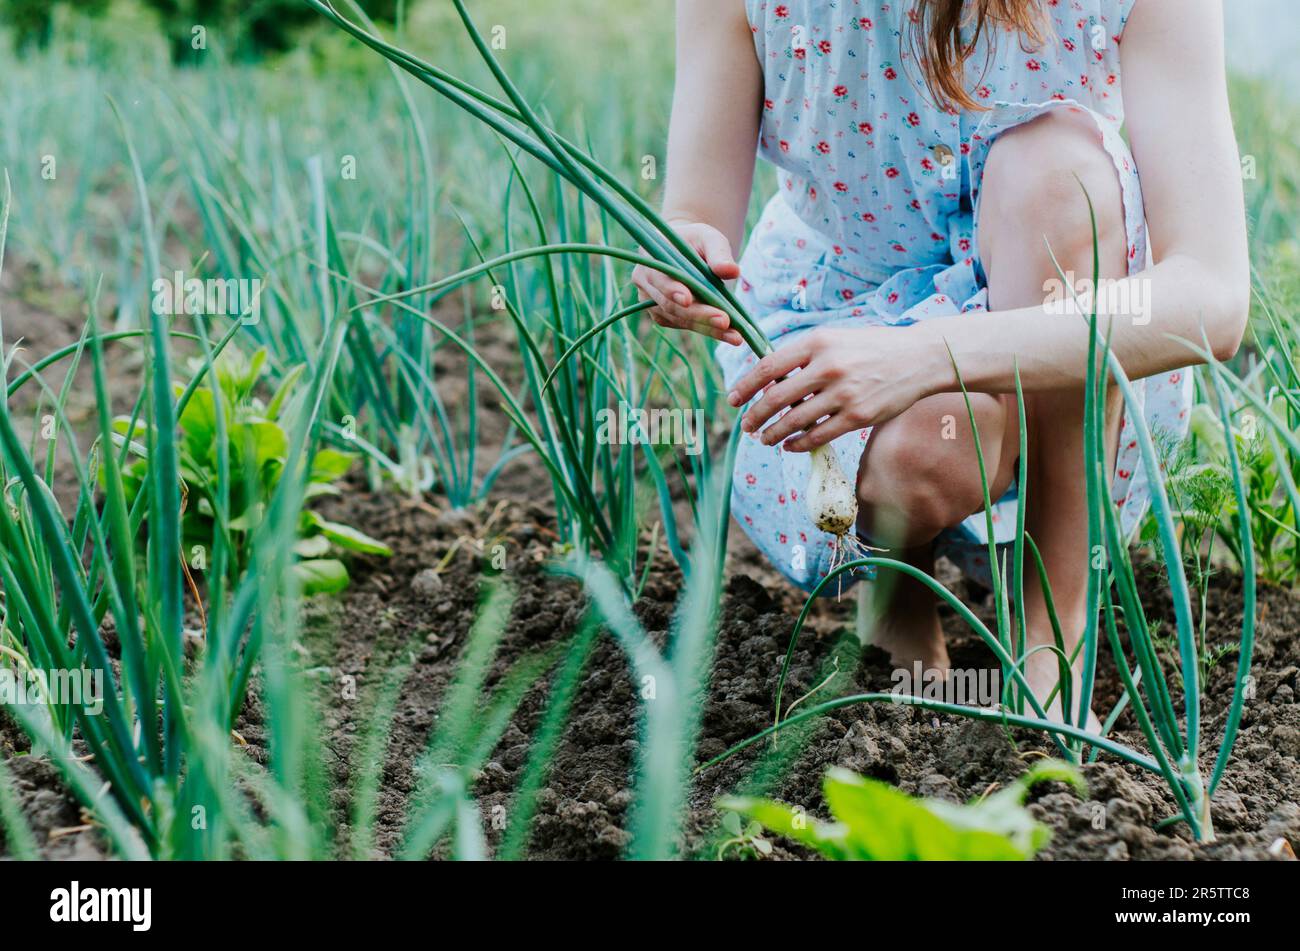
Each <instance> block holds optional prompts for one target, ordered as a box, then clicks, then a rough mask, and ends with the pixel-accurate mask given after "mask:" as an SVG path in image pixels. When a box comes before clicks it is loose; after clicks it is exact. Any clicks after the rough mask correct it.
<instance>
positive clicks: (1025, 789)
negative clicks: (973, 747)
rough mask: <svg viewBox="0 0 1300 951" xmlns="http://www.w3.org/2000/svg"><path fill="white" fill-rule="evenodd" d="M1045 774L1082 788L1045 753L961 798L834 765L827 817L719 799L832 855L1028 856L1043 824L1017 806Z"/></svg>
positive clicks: (1044, 833)
mask: <svg viewBox="0 0 1300 951" xmlns="http://www.w3.org/2000/svg"><path fill="white" fill-rule="evenodd" d="M1045 782H1063V783H1068V784H1069V785H1071V786H1073V787H1074V788H1075V789H1076V790H1078V791H1079V792H1080V793H1086V791H1087V787H1086V786H1085V785H1084V782H1083V777H1082V775H1080V773H1079V771H1078V769H1076V768H1075V767H1073V766H1070V765H1068V764H1066V763H1062V762H1057V761H1052V760H1044V761H1040V762H1039V763H1036V764H1035V765H1034V767H1033V768H1032V769H1030V770H1029V772H1027V773H1025V774H1024V775H1023V776H1021V777H1020V778H1019V779H1017V780H1016V781H1015V782H1014V783H1012V784H1011V785H1010V786H1008V787H1006V788H1005V789H1001V790H999V791H997V792H995V793H993V794H992V795H990V796H987V797H984V798H980V799H976V800H973V801H972V802H970V803H967V804H966V805H964V806H963V805H955V804H954V803H951V802H947V801H945V800H942V799H913V798H912V797H911V796H908V795H907V794H906V793H904V792H901V791H899V790H898V789H895V788H894V787H893V786H890V785H889V784H888V783H882V782H880V781H878V780H874V779H869V778H867V777H864V776H859V775H857V774H856V773H852V772H850V771H849V770H846V769H840V768H839V767H835V768H832V769H831V770H830V771H829V772H827V774H826V779H825V782H824V783H823V785H822V791H823V794H824V795H825V797H826V804H827V806H828V807H829V808H830V811H831V815H832V816H833V817H834V819H833V821H831V822H824V821H821V820H817V819H811V818H809V817H808V816H807V815H806V814H805V813H804V812H803V811H802V810H798V809H794V808H791V807H790V806H787V805H786V804H784V803H780V802H775V801H772V800H768V799H752V798H746V797H731V798H727V799H723V800H721V801H720V802H719V803H718V805H719V806H720V807H722V808H724V809H729V810H732V815H743V816H746V817H748V818H750V819H751V820H752V821H753V822H757V823H758V824H759V825H760V826H762V827H763V828H765V829H768V830H770V831H772V832H774V833H776V834H778V835H782V836H785V837H786V838H789V839H793V840H795V841H796V842H800V843H802V844H803V845H806V846H809V847H810V848H814V849H816V850H817V851H818V852H820V853H822V855H824V856H826V857H827V858H829V859H833V860H835V861H868V862H901V861H932V862H933V861H940V862H942V861H1007V860H1019V859H1031V858H1033V857H1034V855H1035V854H1036V853H1037V852H1038V850H1039V849H1041V848H1042V847H1043V846H1044V845H1046V844H1047V840H1048V838H1049V837H1050V832H1049V831H1048V829H1047V827H1046V826H1043V825H1041V824H1040V823H1038V822H1037V821H1035V820H1034V818H1033V817H1032V816H1030V814H1029V813H1028V812H1027V811H1026V810H1025V808H1024V804H1025V800H1026V799H1027V798H1028V796H1029V793H1030V791H1031V790H1032V789H1033V788H1034V787H1035V786H1037V785H1038V784H1040V783H1045Z"/></svg>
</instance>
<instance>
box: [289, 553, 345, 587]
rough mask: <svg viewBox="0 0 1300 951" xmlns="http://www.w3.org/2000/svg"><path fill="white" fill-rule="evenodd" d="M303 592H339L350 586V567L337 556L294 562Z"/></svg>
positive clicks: (295, 571) (294, 568)
mask: <svg viewBox="0 0 1300 951" xmlns="http://www.w3.org/2000/svg"><path fill="white" fill-rule="evenodd" d="M293 573H294V574H295V575H296V576H297V578H298V583H299V584H300V585H302V593H303V594H337V593H338V592H340V591H342V590H343V589H344V588H346V587H347V586H348V569H347V568H345V567H344V566H343V562H341V561H339V560H337V559H335V558H309V559H307V560H306V561H300V562H297V563H296V564H294V566H293Z"/></svg>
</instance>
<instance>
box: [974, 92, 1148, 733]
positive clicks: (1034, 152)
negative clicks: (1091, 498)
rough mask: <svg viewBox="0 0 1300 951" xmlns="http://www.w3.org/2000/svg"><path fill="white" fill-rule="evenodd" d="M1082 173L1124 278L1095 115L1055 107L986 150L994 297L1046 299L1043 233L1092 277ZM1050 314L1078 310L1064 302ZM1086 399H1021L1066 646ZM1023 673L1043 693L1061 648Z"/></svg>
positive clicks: (1065, 262)
mask: <svg viewBox="0 0 1300 951" xmlns="http://www.w3.org/2000/svg"><path fill="white" fill-rule="evenodd" d="M1076 175H1077V176H1078V180H1076V178H1075V176H1076ZM1079 181H1082V182H1083V184H1084V186H1085V187H1086V188H1087V190H1088V194H1089V195H1090V196H1091V198H1092V202H1093V205H1094V206H1095V208H1096V211H1097V225H1098V237H1099V240H1100V251H1101V269H1102V270H1101V276H1102V277H1103V278H1119V277H1123V276H1125V275H1126V274H1127V273H1128V268H1127V259H1128V255H1127V239H1126V237H1125V230H1124V215H1123V203H1122V197H1121V192H1120V187H1119V180H1118V177H1117V175H1116V172H1115V169H1114V166H1113V164H1112V163H1111V159H1110V158H1109V156H1107V155H1106V153H1105V152H1104V151H1103V150H1102V148H1101V145H1100V140H1099V137H1098V134H1097V131H1096V128H1095V126H1094V125H1093V124H1092V122H1091V120H1089V119H1087V118H1086V117H1080V116H1072V115H1070V114H1068V113H1064V112H1060V113H1054V114H1052V115H1050V116H1048V117H1046V118H1043V119H1039V120H1037V121H1035V122H1033V123H1030V124H1028V125H1026V126H1022V127H1020V128H1019V129H1016V130H1013V131H1011V132H1008V133H1006V134H1005V135H1004V136H1002V137H1001V138H1000V139H999V140H998V141H997V142H996V143H995V144H994V146H993V148H992V151H991V154H990V156H989V161H988V164H987V167H986V171H985V176H984V195H983V204H982V206H981V213H980V223H979V244H980V257H981V260H982V262H983V264H984V267H985V270H986V272H987V275H988V286H989V306H990V307H991V308H992V309H996V310H1003V309H1009V308H1015V307H1025V306H1032V305H1036V304H1041V303H1043V302H1044V299H1045V296H1046V295H1045V290H1044V282H1045V281H1048V280H1049V279H1051V278H1054V277H1055V276H1056V268H1055V266H1054V265H1053V263H1052V260H1051V257H1050V256H1049V255H1048V252H1047V247H1046V245H1045V242H1044V237H1046V239H1047V242H1050V245H1051V248H1052V250H1053V251H1054V252H1055V254H1056V257H1057V260H1058V261H1059V262H1060V264H1061V267H1062V269H1063V270H1065V271H1067V272H1069V271H1074V272H1075V273H1076V274H1079V275H1082V276H1084V277H1086V278H1087V279H1091V277H1092V230H1091V223H1090V220H1089V216H1088V208H1087V204H1086V202H1085V200H1084V196H1083V193H1082V191H1081V190H1080V188H1079ZM1050 319H1054V320H1081V319H1082V318H1081V317H1080V316H1078V315H1076V314H1069V315H1065V316H1060V317H1053V318H1050ZM1113 395H1114V394H1113V391H1112V397H1113ZM1083 408H1084V396H1083V393H1082V392H1076V391H1075V389H1073V388H1072V389H1070V390H1068V391H1066V390H1062V391H1056V392H1037V393H1033V394H1030V395H1029V397H1028V398H1027V400H1026V422H1027V423H1028V427H1027V428H1028V448H1029V458H1028V460H1027V464H1028V480H1027V481H1028V486H1027V495H1028V507H1027V509H1026V514H1025V524H1026V530H1027V531H1028V532H1029V533H1030V534H1031V535H1032V536H1033V538H1034V540H1035V541H1036V542H1037V544H1038V547H1039V550H1040V551H1041V553H1042V556H1043V561H1044V564H1045V566H1046V568H1047V574H1048V578H1049V580H1050V582H1051V585H1052V597H1053V600H1054V602H1055V606H1056V609H1057V615H1058V617H1059V619H1060V622H1061V626H1062V632H1063V635H1064V640H1065V645H1066V648H1067V650H1069V651H1073V649H1074V647H1075V645H1076V644H1077V643H1078V640H1079V638H1080V636H1081V635H1082V632H1083V629H1084V626H1085V624H1086V622H1087V584H1088V575H1089V571H1088V561H1089V552H1088V529H1087V516H1088V506H1087V498H1086V493H1085V487H1084V477H1083V470H1082V464H1083ZM1119 415H1120V414H1119V403H1118V402H1117V401H1116V400H1115V399H1114V398H1112V399H1111V400H1110V401H1109V402H1108V406H1107V434H1108V449H1109V453H1110V459H1111V460H1112V462H1111V465H1109V466H1108V467H1107V468H1106V469H1105V472H1106V474H1107V477H1108V478H1109V476H1110V473H1111V472H1112V471H1113V459H1114V447H1115V441H1116V439H1117V438H1118V422H1119ZM1033 579H1034V573H1033V572H1030V573H1027V575H1026V584H1025V602H1026V603H1025V605H1024V610H1025V612H1026V626H1027V639H1028V643H1029V647H1030V648H1031V649H1032V648H1033V647H1035V646H1039V645H1043V644H1051V643H1053V637H1052V629H1051V625H1050V622H1049V618H1048V614H1047V610H1046V605H1045V602H1044V599H1043V595H1042V591H1041V588H1040V587H1039V585H1037V584H1035V583H1031V582H1032V580H1033ZM1026 676H1027V679H1028V680H1029V682H1030V685H1031V686H1032V687H1033V690H1034V693H1035V694H1036V695H1038V696H1039V698H1040V699H1042V698H1045V697H1046V696H1047V695H1048V694H1049V693H1050V691H1051V689H1052V688H1053V687H1054V686H1055V685H1056V683H1057V680H1058V676H1059V675H1058V667H1057V658H1056V656H1055V655H1054V654H1052V653H1050V652H1047V651H1040V652H1039V653H1037V654H1035V655H1034V656H1033V657H1032V658H1031V659H1030V661H1029V662H1028V665H1027V670H1026ZM1077 676H1078V664H1076V678H1077ZM1054 707H1055V708H1056V709H1054V710H1053V711H1049V712H1051V713H1053V714H1054V715H1056V716H1059V699H1058V701H1057V702H1056V703H1054Z"/></svg>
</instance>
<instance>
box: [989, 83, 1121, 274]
mask: <svg viewBox="0 0 1300 951" xmlns="http://www.w3.org/2000/svg"><path fill="white" fill-rule="evenodd" d="M1085 192H1086V194H1085ZM1089 202H1091V206H1092V207H1091V210H1090V208H1089ZM1094 214H1095V216H1096V225H1097V235H1098V238H1099V240H1100V241H1101V243H1102V246H1103V248H1109V249H1117V250H1120V251H1122V250H1123V249H1124V248H1125V246H1126V244H1127V238H1126V236H1125V220H1124V199H1123V191H1122V189H1121V187H1120V182H1119V174H1118V172H1117V171H1116V169H1115V164H1114V161H1113V160H1112V159H1111V157H1110V155H1109V154H1107V152H1106V150H1105V149H1104V148H1103V147H1102V143H1101V136H1100V133H1099V132H1098V130H1097V127H1096V124H1095V123H1094V122H1093V120H1092V119H1091V118H1090V117H1089V116H1087V115H1085V114H1082V113H1075V112H1071V111H1069V110H1068V109H1064V108H1062V109H1057V110H1054V111H1053V112H1051V113H1049V114H1047V115H1045V116H1042V117H1040V118H1038V119H1035V120H1034V121H1033V122H1029V123H1026V124H1025V125H1023V126H1019V127H1017V128H1015V129H1012V130H1010V131H1008V132H1005V133H1003V134H1002V135H1001V136H999V137H998V139H997V141H996V142H994V144H993V146H992V148H991V149H990V151H989V157H988V161H987V162H986V163H985V167H984V175H983V179H982V182H981V195H980V252H981V257H982V258H983V259H984V263H985V266H986V267H988V266H990V264H992V266H994V267H996V266H997V265H996V264H994V263H993V262H995V261H998V260H999V259H1001V258H1002V257H1004V256H1005V257H1007V258H1012V259H1015V260H1017V261H1024V260H1025V257H1026V255H1030V256H1032V258H1033V259H1034V260H1038V259H1040V258H1046V259H1047V260H1049V261H1050V256H1048V255H1047V250H1046V249H1047V247H1048V246H1050V247H1051V249H1052V252H1053V253H1054V254H1055V255H1056V257H1057V259H1058V260H1059V261H1061V262H1062V263H1063V264H1065V263H1067V262H1069V261H1071V260H1075V261H1078V262H1079V263H1083V262H1082V261H1081V260H1079V259H1090V258H1091V255H1092V238H1093V234H1092V229H1093V215H1094ZM1044 240H1046V244H1045V243H1044Z"/></svg>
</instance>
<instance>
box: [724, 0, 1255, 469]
mask: <svg viewBox="0 0 1300 951" xmlns="http://www.w3.org/2000/svg"><path fill="white" fill-rule="evenodd" d="M1122 56H1123V66H1124V101H1125V108H1126V112H1127V114H1128V131H1129V138H1130V141H1131V145H1132V149H1133V153H1134V157H1135V158H1136V160H1137V164H1138V168H1139V170H1140V173H1141V176H1142V189H1143V193H1144V196H1145V204H1146V216H1147V222H1148V225H1149V227H1150V232H1151V237H1152V250H1153V258H1154V260H1155V262H1156V263H1155V265H1154V266H1153V267H1151V268H1148V269H1147V270H1145V271H1143V272H1142V273H1141V274H1138V275H1136V276H1135V277H1132V278H1129V279H1128V280H1137V281H1142V282H1144V285H1145V286H1144V289H1143V290H1144V296H1143V297H1140V298H1139V297H1134V298H1133V299H1135V300H1147V301H1149V302H1150V308H1151V309H1150V321H1149V322H1147V323H1143V324H1141V325H1138V324H1136V323H1135V322H1133V321H1124V320H1116V321H1115V323H1114V326H1113V330H1112V338H1111V345H1112V348H1113V349H1114V351H1115V353H1116V355H1117V356H1118V357H1119V359H1120V362H1121V363H1122V364H1123V366H1124V368H1125V371H1126V372H1127V373H1128V374H1129V376H1130V377H1134V378H1137V377H1142V376H1151V375H1154V374H1157V373H1161V372H1164V371H1168V370H1172V369H1176V368H1178V367H1181V366H1186V365H1188V364H1189V363H1196V362H1199V361H1198V360H1197V359H1196V358H1195V355H1194V354H1192V352H1191V351H1190V350H1188V349H1187V347H1186V346H1185V345H1183V344H1182V343H1180V342H1179V341H1178V340H1177V339H1174V338H1182V339H1184V340H1188V341H1191V342H1193V343H1195V344H1197V345H1198V346H1199V345H1202V331H1204V334H1205V337H1206V338H1208V340H1209V344H1210V348H1211V350H1212V351H1213V352H1214V354H1215V355H1216V356H1218V357H1219V358H1221V359H1223V358H1227V357H1229V356H1230V355H1232V354H1233V353H1234V352H1236V349H1237V347H1238V345H1239V344H1240V342H1241V337H1242V334H1243V332H1244V330H1245V326H1246V318H1247V314H1248V311H1249V304H1250V266H1249V261H1248V257H1247V240H1246V216H1245V209H1244V201H1243V198H1242V185H1241V166H1240V160H1239V157H1238V152H1237V144H1236V139H1235V137H1234V135H1233V130H1232V117H1231V114H1230V112H1229V108H1228V96H1227V80H1226V75H1225V66H1224V60H1223V16H1222V8H1221V5H1220V0H1138V2H1137V4H1136V6H1135V9H1134V12H1133V15H1132V17H1131V19H1130V21H1129V24H1128V27H1127V29H1126V31H1125V34H1124V44H1123V52H1122ZM1118 296H1119V298H1120V299H1123V296H1122V293H1121V294H1119V295H1118ZM855 332H856V333H871V331H845V333H855ZM886 332H887V333H889V334H890V336H888V337H885V336H883V335H880V334H877V335H875V336H873V337H872V339H871V346H870V348H869V349H870V350H871V351H872V354H871V355H864V354H862V353H860V352H858V351H859V350H860V349H861V348H849V347H847V346H846V341H844V340H842V339H836V338H834V336H833V334H832V333H827V334H823V335H821V337H820V338H819V337H818V335H817V334H811V335H809V336H808V337H806V338H804V340H803V341H800V342H797V343H796V344H795V345H794V346H793V347H790V348H785V349H782V350H779V351H777V353H776V354H774V355H772V358H770V359H767V360H765V361H762V362H761V363H760V366H759V367H758V368H756V370H755V371H754V372H752V373H751V374H750V375H749V376H748V377H746V378H745V379H744V380H742V381H741V383H740V385H739V386H738V387H737V389H736V392H735V393H734V394H733V396H732V403H733V404H734V405H737V406H739V405H743V404H744V403H745V402H747V401H748V400H749V399H751V398H752V397H753V396H754V394H756V393H757V392H758V391H759V390H761V389H762V388H763V387H764V386H765V385H767V384H768V383H770V382H772V381H773V380H778V379H780V378H782V377H784V376H785V375H786V374H788V373H790V372H791V371H792V370H793V369H795V368H796V367H806V368H809V369H813V368H814V365H816V369H817V372H816V373H813V374H808V377H807V379H808V381H809V383H811V382H813V381H814V380H820V379H840V380H843V379H846V378H847V379H851V378H854V377H857V378H861V379H863V380H871V381H875V380H887V381H889V382H888V385H885V386H880V385H876V386H871V387H860V388H858V389H857V393H858V395H856V396H855V397H853V400H854V402H855V403H856V405H853V406H849V405H847V402H848V400H849V396H848V393H847V390H848V388H847V387H840V389H841V390H842V391H843V392H844V395H843V397H842V398H841V399H839V400H837V401H832V402H835V403H836V404H837V406H836V409H837V411H838V412H839V413H840V415H842V416H844V417H845V418H844V419H843V421H842V422H841V421H837V420H834V419H833V420H830V421H828V423H827V424H823V425H821V426H818V427H817V429H816V430H815V432H814V433H812V434H810V435H809V436H807V437H801V438H800V439H796V440H794V441H792V443H791V444H790V446H789V448H791V449H793V450H796V451H798V450H806V449H808V448H811V447H812V446H814V445H819V444H821V443H823V442H826V441H828V440H830V439H833V438H835V437H836V436H838V435H840V434H842V433H843V432H848V431H849V430H851V429H854V428H860V427H862V426H868V425H874V424H877V423H881V422H884V421H886V420H888V419H890V418H892V417H893V416H895V415H897V414H898V413H900V412H902V411H903V410H905V409H907V408H908V407H909V406H910V405H911V404H912V403H914V402H915V401H916V400H918V399H921V398H923V397H925V396H929V395H933V394H935V393H943V392H952V391H955V390H956V389H957V380H956V376H955V374H954V372H953V369H952V364H951V362H950V360H949V356H948V350H947V348H948V347H951V348H952V353H953V356H954V357H955V358H956V362H957V365H958V366H959V367H960V368H961V371H962V379H963V380H964V381H965V383H966V385H967V386H968V387H969V388H970V389H972V390H979V391H983V392H990V393H998V392H1002V393H1006V392H1014V390H1015V365H1014V364H1013V358H1015V359H1018V361H1019V368H1020V375H1021V380H1022V383H1023V386H1024V388H1025V389H1026V390H1029V391H1034V390H1052V389H1066V388H1074V387H1081V386H1082V385H1083V383H1084V380H1085V377H1086V370H1087V363H1088V360H1087V356H1088V332H1087V324H1086V322H1085V321H1084V319H1083V318H1082V317H1079V318H1077V319H1074V320H1062V319H1061V318H1060V317H1059V316H1057V315H1054V314H1052V313H1050V312H1049V310H1048V305H1047V304H1046V303H1045V304H1044V305H1042V306H1036V307H1029V308H1021V309H1017V310H1007V311H998V312H994V313H989V314H985V315H980V316H978V317H974V318H972V317H971V316H970V315H962V316H954V317H948V318H940V319H935V320H928V321H924V322H923V323H920V324H916V325H914V326H912V327H908V328H904V329H902V330H901V331H900V330H899V329H897V328H888V329H887V330H886ZM833 364H842V365H838V366H836V365H833ZM877 364H879V366H878V367H877V366H876V365H877ZM891 367H892V372H891V369H890V368H891ZM803 375H804V374H803V373H800V374H797V375H796V376H795V378H794V379H796V380H797V379H798V378H799V377H800V376H803ZM790 382H793V381H790ZM778 389H781V390H782V392H780V395H778V396H776V397H775V398H773V399H770V400H769V399H768V398H767V397H764V399H763V400H760V401H759V402H758V403H756V404H755V406H754V407H751V409H750V411H749V413H748V414H747V415H746V424H747V425H746V428H747V429H750V430H754V429H757V428H759V427H760V426H762V425H763V424H764V423H765V422H766V421H767V420H768V419H770V418H771V417H772V416H773V415H774V414H775V413H777V412H779V411H780V410H781V409H783V408H784V407H785V406H788V405H792V404H793V403H795V402H798V400H799V399H801V398H802V396H803V395H805V394H798V393H795V392H794V391H795V390H796V389H805V390H809V389H810V388H809V387H798V386H795V387H790V386H789V385H788V384H782V387H781V388H773V390H770V391H769V396H772V395H773V394H775V393H776V392H777V390H778ZM863 390H868V391H869V392H866V393H863V392H862V391H863ZM841 403H843V404H845V405H843V406H840V405H838V404H841ZM777 404H780V405H777Z"/></svg>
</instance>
